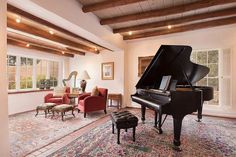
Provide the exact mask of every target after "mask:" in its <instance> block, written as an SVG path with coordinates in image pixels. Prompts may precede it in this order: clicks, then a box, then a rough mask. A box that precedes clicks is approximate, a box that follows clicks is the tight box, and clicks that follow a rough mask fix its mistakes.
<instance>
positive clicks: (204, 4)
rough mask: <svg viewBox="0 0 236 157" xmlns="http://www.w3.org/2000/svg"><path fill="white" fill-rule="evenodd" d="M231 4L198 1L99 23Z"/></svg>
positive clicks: (118, 21)
mask: <svg viewBox="0 0 236 157" xmlns="http://www.w3.org/2000/svg"><path fill="white" fill-rule="evenodd" d="M233 2H236V0H200V1H196V2H193V3H188V4H183V5H178V6H174V7H169V8H163V9H157V10H151V11H146V12H142V13H134V14H128V15H123V16H118V17H112V18H105V19H101V20H100V23H101V25H107V24H114V23H121V22H127V21H133V20H140V19H146V18H151V17H160V16H166V15H173V14H178V13H183V12H187V11H192V10H196V9H202V8H208V7H212V6H216V5H222V4H227V3H233Z"/></svg>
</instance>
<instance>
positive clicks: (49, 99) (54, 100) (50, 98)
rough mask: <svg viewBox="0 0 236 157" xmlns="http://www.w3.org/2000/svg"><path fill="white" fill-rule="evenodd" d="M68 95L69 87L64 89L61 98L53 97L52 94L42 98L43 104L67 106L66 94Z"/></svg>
mask: <svg viewBox="0 0 236 157" xmlns="http://www.w3.org/2000/svg"><path fill="white" fill-rule="evenodd" d="M69 93H70V87H66V89H65V94H64V95H63V96H53V93H49V94H47V95H46V96H45V97H44V102H45V103H56V104H57V105H59V104H69V103H70V99H69V97H68V94H69Z"/></svg>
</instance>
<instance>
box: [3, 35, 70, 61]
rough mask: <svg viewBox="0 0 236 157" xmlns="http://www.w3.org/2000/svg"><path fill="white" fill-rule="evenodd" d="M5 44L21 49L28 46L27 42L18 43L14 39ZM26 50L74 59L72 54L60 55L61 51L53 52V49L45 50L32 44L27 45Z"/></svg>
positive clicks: (9, 39)
mask: <svg viewBox="0 0 236 157" xmlns="http://www.w3.org/2000/svg"><path fill="white" fill-rule="evenodd" d="M7 43H8V44H11V45H15V46H19V47H23V48H26V45H27V44H28V42H24V41H19V40H15V39H12V38H8V39H7ZM27 48H28V49H34V50H39V51H44V52H47V53H52V54H57V55H60V56H67V57H74V55H73V54H68V53H65V54H62V51H58V50H55V49H50V48H46V47H42V46H39V45H34V44H33V45H29V47H27Z"/></svg>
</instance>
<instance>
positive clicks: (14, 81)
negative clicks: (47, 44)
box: [7, 55, 59, 90]
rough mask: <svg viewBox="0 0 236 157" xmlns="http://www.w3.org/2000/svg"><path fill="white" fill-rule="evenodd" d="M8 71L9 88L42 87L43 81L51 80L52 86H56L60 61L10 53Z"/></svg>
mask: <svg viewBox="0 0 236 157" xmlns="http://www.w3.org/2000/svg"><path fill="white" fill-rule="evenodd" d="M7 72H8V90H21V89H35V88H40V84H41V83H42V82H43V83H46V82H49V83H50V87H56V86H57V85H58V77H59V76H58V75H59V62H58V61H49V60H43V59H37V58H29V57H23V56H14V55H8V56H7ZM42 80H43V81H42ZM45 80H46V81H45ZM43 86H44V85H43Z"/></svg>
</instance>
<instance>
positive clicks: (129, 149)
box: [50, 112, 236, 157]
mask: <svg viewBox="0 0 236 157" xmlns="http://www.w3.org/2000/svg"><path fill="white" fill-rule="evenodd" d="M136 115H137V116H138V117H139V124H138V126H137V128H136V142H133V141H132V129H129V130H128V132H125V131H124V130H122V131H121V135H120V141H121V144H120V145H118V144H117V143H116V142H117V141H116V140H117V134H112V132H111V122H110V121H108V122H106V123H104V124H103V125H101V126H99V127H96V128H94V129H93V130H91V131H90V132H87V133H85V134H83V135H82V136H80V137H78V138H76V139H75V140H74V141H73V142H71V143H69V144H68V145H66V146H64V147H62V148H61V149H59V150H58V151H56V152H54V153H53V154H51V155H50V157H61V156H65V157H96V156H102V157H118V156H127V157H162V156H163V157H167V156H168V157H172V156H174V157H175V156H176V157H195V156H197V157H206V156H209V157H224V156H229V157H235V156H236V120H233V119H223V118H215V117H204V118H203V120H202V122H196V115H188V116H186V117H185V118H184V120H183V125H182V135H181V142H182V145H181V148H182V151H181V152H176V151H174V150H173V149H172V140H173V123H172V121H173V120H172V117H170V116H169V117H168V118H167V120H166V122H165V123H164V125H163V134H161V135H160V134H158V133H157V131H156V129H155V128H154V127H153V125H154V123H153V114H152V112H148V113H147V115H146V119H147V120H146V121H145V124H143V123H142V122H140V113H139V114H138V113H136ZM115 133H116V132H115Z"/></svg>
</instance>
